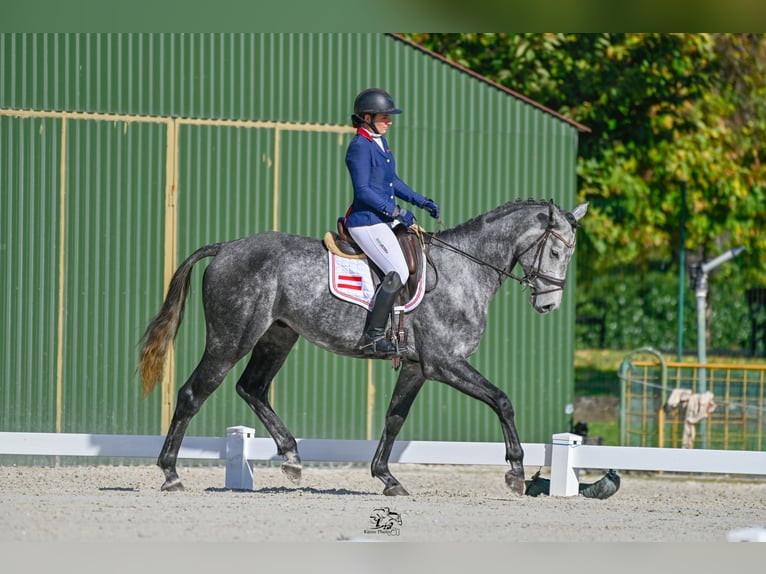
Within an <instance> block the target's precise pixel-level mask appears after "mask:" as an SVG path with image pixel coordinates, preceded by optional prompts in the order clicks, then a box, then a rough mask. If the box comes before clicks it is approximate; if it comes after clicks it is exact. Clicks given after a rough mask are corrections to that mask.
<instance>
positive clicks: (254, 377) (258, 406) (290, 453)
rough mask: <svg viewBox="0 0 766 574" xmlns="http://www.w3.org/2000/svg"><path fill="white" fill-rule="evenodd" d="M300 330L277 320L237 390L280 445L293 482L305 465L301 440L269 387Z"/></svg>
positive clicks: (255, 353)
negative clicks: (271, 398) (280, 413)
mask: <svg viewBox="0 0 766 574" xmlns="http://www.w3.org/2000/svg"><path fill="white" fill-rule="evenodd" d="M297 340H298V333H296V332H295V331H293V330H292V329H291V328H290V327H288V326H287V325H285V324H283V323H274V324H273V325H272V326H271V327H269V329H268V330H267V331H266V333H265V334H264V335H263V337H261V339H260V340H259V341H258V344H257V345H256V346H255V348H254V349H253V352H252V354H251V356H250V361H249V362H248V364H247V367H245V370H244V372H243V373H242V376H241V377H240V379H239V382H238V383H237V393H238V394H239V396H240V397H242V398H243V399H244V401H245V402H246V403H247V404H248V405H249V406H250V408H251V409H252V410H253V412H255V414H256V415H257V416H258V418H259V419H260V421H261V422H262V423H263V426H265V427H266V430H267V431H268V432H269V434H270V435H271V437H272V438H273V439H274V442H275V443H276V445H277V452H278V453H279V454H280V455H282V456H283V457H284V458H285V460H284V462H283V463H282V472H283V473H284V475H285V476H286V477H287V478H288V479H289V480H290V481H291V482H292V483H294V484H299V483H300V480H301V474H302V472H303V466H302V464H301V459H300V456H299V454H298V443H297V442H296V440H295V437H294V436H293V435H292V434H291V433H290V431H289V430H288V429H287V427H286V426H285V424H284V423H283V422H282V420H281V419H280V418H279V416H277V413H275V412H274V410H273V409H272V407H271V405H270V404H269V398H268V394H269V388H270V387H271V382H272V381H273V380H274V377H275V376H276V374H277V372H278V371H279V369H280V368H282V365H283V364H284V362H285V360H286V359H287V356H288V355H289V354H290V351H291V350H292V348H293V346H294V345H295V343H296V341H297Z"/></svg>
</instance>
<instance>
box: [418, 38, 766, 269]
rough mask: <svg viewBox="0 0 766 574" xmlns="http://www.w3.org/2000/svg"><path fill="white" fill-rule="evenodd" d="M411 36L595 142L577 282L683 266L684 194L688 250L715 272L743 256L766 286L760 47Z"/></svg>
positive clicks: (692, 41) (725, 41) (584, 150)
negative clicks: (723, 259) (582, 129)
mask: <svg viewBox="0 0 766 574" xmlns="http://www.w3.org/2000/svg"><path fill="white" fill-rule="evenodd" d="M408 37H409V38H410V39H412V40H413V41H415V42H417V43H420V44H421V45H423V46H425V47H427V48H429V49H431V50H433V51H435V52H437V53H439V54H441V55H443V56H445V57H446V58H448V59H450V60H453V61H455V62H456V63H458V64H460V65H462V66H464V67H467V68H469V69H471V70H473V71H475V72H477V73H479V74H481V75H483V76H485V77H487V78H488V79H490V80H492V81H494V82H497V83H499V84H501V85H504V86H507V87H509V88H511V89H513V90H515V91H517V92H519V93H521V94H523V95H525V96H527V97H530V98H532V99H534V100H536V101H538V102H540V103H542V104H543V105H545V106H547V107H549V108H551V109H553V110H555V111H557V112H560V113H562V114H564V115H565V116H567V117H570V118H572V119H574V120H576V121H578V122H580V123H582V124H584V125H586V126H588V127H589V128H590V129H591V132H590V133H587V134H583V135H582V136H581V139H580V149H579V157H578V164H577V173H578V196H579V200H589V201H590V202H591V209H590V210H589V214H588V225H587V226H584V229H583V231H584V233H583V237H582V239H581V242H580V247H578V259H579V260H580V262H581V263H580V265H578V283H587V281H588V276H597V275H598V274H601V273H604V272H606V271H609V269H611V268H617V267H621V266H625V265H630V266H634V267H636V268H638V269H643V270H646V269H648V268H649V267H650V266H651V265H652V262H653V261H658V260H659V261H669V260H674V258H675V257H676V256H677V253H678V246H679V240H680V237H679V236H680V229H681V226H680V222H681V210H682V201H681V185H680V182H681V181H684V182H686V188H687V190H688V198H687V206H688V216H687V226H686V247H687V248H688V249H689V250H692V251H696V252H697V257H701V258H705V259H706V258H708V257H709V256H711V255H717V254H718V253H719V252H721V251H724V250H725V249H728V248H729V247H732V246H735V245H743V246H745V247H746V249H747V251H746V252H745V254H744V255H743V256H742V257H741V259H742V261H743V262H744V263H742V264H741V265H740V266H739V267H740V269H739V271H740V272H744V273H745V274H746V275H747V278H748V280H749V281H751V282H753V281H757V282H761V283H764V284H766V270H765V269H764V268H763V265H762V263H761V262H762V261H763V259H764V256H766V237H764V235H763V234H762V233H760V228H759V225H760V221H759V218H760V217H762V216H763V214H764V211H765V210H764V208H763V206H764V200H765V199H766V193H764V189H765V188H766V186H765V183H766V171H765V170H764V166H762V165H761V162H760V146H761V144H762V143H763V141H764V138H765V136H766V126H764V119H763V114H762V113H759V112H760V110H763V109H764V108H763V104H764V103H766V102H765V101H764V99H765V98H766V74H764V66H765V65H766V64H764V62H766V43H765V42H766V41H765V40H764V36H763V35H761V34H608V33H599V34H409V35H408ZM585 274H587V276H585Z"/></svg>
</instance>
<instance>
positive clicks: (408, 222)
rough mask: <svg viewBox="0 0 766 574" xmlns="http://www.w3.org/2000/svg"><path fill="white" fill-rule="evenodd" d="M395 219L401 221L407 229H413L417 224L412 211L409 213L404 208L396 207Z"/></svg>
mask: <svg viewBox="0 0 766 574" xmlns="http://www.w3.org/2000/svg"><path fill="white" fill-rule="evenodd" d="M394 218H396V219H398V220H399V221H401V222H402V223H403V224H404V226H405V227H411V226H412V225H414V224H415V216H414V215H413V214H412V212H411V211H407V210H406V209H404V208H403V207H399V206H398V205H397V206H396V209H395V210H394Z"/></svg>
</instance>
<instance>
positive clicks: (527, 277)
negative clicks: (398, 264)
mask: <svg viewBox="0 0 766 574" xmlns="http://www.w3.org/2000/svg"><path fill="white" fill-rule="evenodd" d="M575 225H576V224H575ZM428 235H429V237H430V239H431V240H432V241H437V242H438V243H440V244H441V245H443V246H444V247H446V248H448V249H449V250H450V251H453V252H454V253H457V254H459V255H462V256H463V257H465V258H466V259H469V260H471V261H473V262H474V263H478V264H479V265H483V266H485V267H489V268H490V269H492V270H494V271H496V272H497V273H499V274H500V275H501V276H504V277H508V278H510V279H513V280H514V281H518V282H519V283H520V284H521V285H522V286H523V287H529V288H530V290H531V291H532V296H535V297H536V296H538V295H544V294H546V293H553V292H555V291H563V290H564V286H565V285H566V278H563V277H562V278H559V277H554V276H553V275H548V274H547V273H543V272H542V270H541V268H542V265H543V253H544V252H545V245H546V243H547V242H548V239H549V238H550V237H555V238H556V239H558V240H559V241H561V242H562V243H563V244H564V245H565V246H566V247H568V248H569V249H574V248H575V245H576V244H577V240H576V239H575V240H574V241H571V242H570V241H567V240H566V239H565V238H564V237H563V236H562V235H561V234H560V233H558V232H556V231H555V230H554V229H553V202H551V203H550V204H549V206H548V227H547V228H546V229H545V230H544V231H543V232H542V233H541V234H540V236H539V237H538V238H537V239H535V240H534V241H533V242H532V243H530V244H529V245H528V246H527V248H526V249H524V251H522V252H521V253H519V254H518V256H517V257H516V259H514V260H513V261H512V262H511V266H510V269H513V268H514V267H515V265H516V261H518V260H519V259H520V258H521V257H522V256H523V255H525V254H526V253H527V252H528V251H530V250H532V249H534V248H537V251H535V256H534V259H533V260H532V261H533V265H532V270H531V271H530V272H529V273H526V271H525V272H524V276H523V277H519V276H518V275H516V274H515V273H513V272H512V271H507V270H505V269H502V268H500V267H497V266H496V265H492V264H491V263H488V262H487V261H484V260H482V259H479V258H478V257H475V256H473V255H471V254H470V253H467V252H465V251H463V250H462V249H460V248H458V247H455V246H454V245H451V244H449V243H447V242H446V241H444V240H443V239H440V238H439V237H437V236H436V235H435V234H433V233H429V234H428ZM537 279H541V280H542V281H544V282H545V283H547V284H549V285H551V288H550V289H546V290H545V291H537V290H535V288H534V286H533V285H532V283H533V282H534V281H535V280H537Z"/></svg>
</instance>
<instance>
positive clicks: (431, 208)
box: [423, 199, 441, 219]
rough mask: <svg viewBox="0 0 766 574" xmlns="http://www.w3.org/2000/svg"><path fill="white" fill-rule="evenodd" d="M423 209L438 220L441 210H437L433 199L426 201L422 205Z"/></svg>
mask: <svg viewBox="0 0 766 574" xmlns="http://www.w3.org/2000/svg"><path fill="white" fill-rule="evenodd" d="M423 209H425V210H426V211H427V212H428V213H429V215H430V216H431V217H433V218H434V219H439V215H440V214H441V209H439V205H438V204H437V203H436V202H435V201H434V200H433V199H426V202H425V203H424V204H423Z"/></svg>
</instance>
